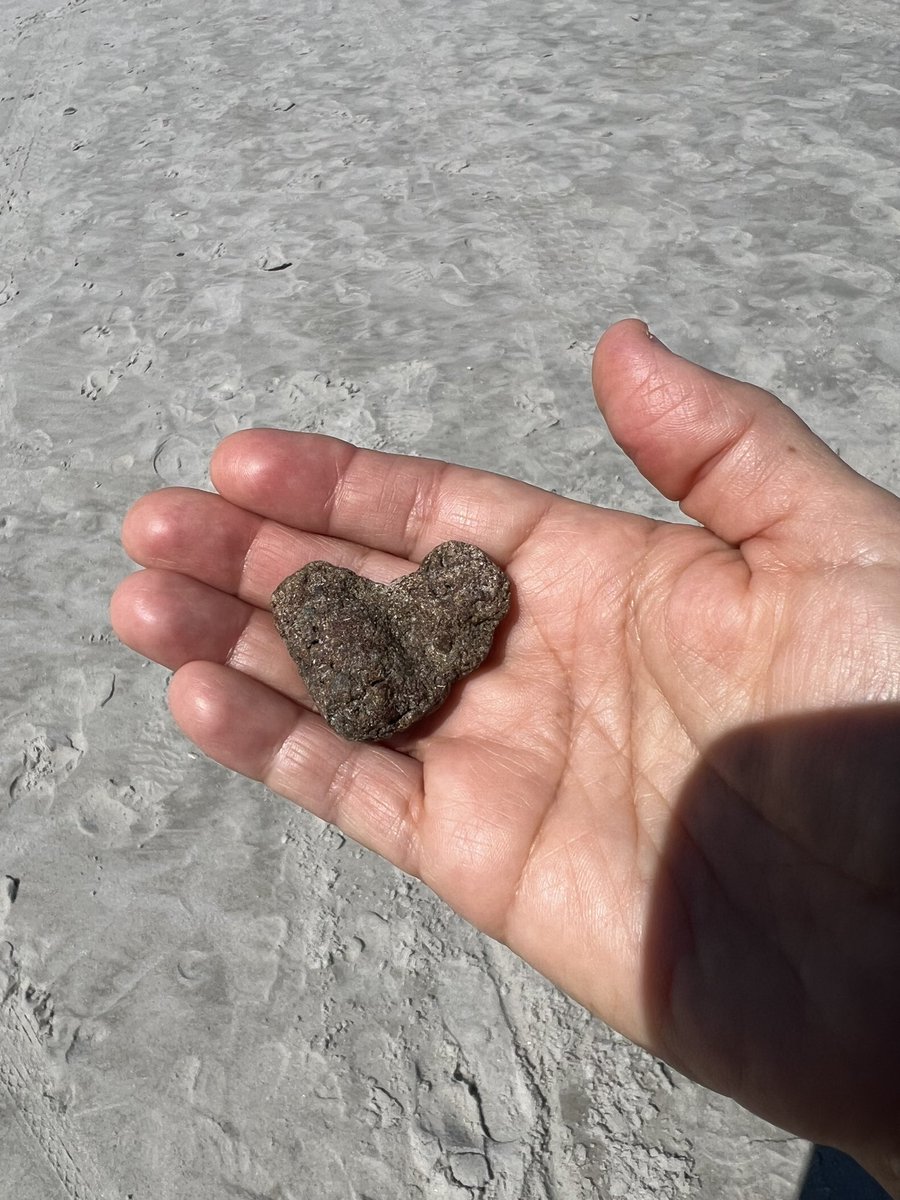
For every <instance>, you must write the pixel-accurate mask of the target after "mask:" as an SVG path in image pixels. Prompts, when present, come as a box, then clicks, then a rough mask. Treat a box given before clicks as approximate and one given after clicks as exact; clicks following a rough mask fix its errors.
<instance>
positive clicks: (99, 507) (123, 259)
mask: <svg viewBox="0 0 900 1200" xmlns="http://www.w3.org/2000/svg"><path fill="white" fill-rule="evenodd" d="M824 8H825V9H827V10H828V11H823V6H822V5H821V4H819V3H816V2H815V0H791V2H790V3H788V2H787V0H783V2H777V0H776V2H775V3H772V2H771V0H749V2H747V3H742V4H737V3H733V2H731V0H724V2H723V0H697V2H695V3H682V4H677V3H665V2H663V3H656V4H654V5H653V6H652V8H643V7H631V6H628V5H623V4H605V5H600V4H597V3H595V2H593V0H567V2H566V3H565V4H563V3H558V2H556V0H545V2H543V3H537V2H533V0H516V2H513V0H490V3H489V2H487V0H454V3H452V4H443V3H439V2H437V0H422V2H421V3H418V4H414V3H412V2H411V0H407V2H406V3H400V2H399V0H327V2H326V0H241V3H235V2H234V0H220V2H219V3H216V4H204V3H201V2H200V0H130V2H125V0H73V2H71V3H68V4H63V5H61V6H58V7H55V8H51V7H50V6H49V5H46V4H42V3H40V0H32V2H31V3H26V2H25V0H15V2H13V3H10V2H8V0H7V2H5V3H4V4H3V6H2V15H0V148H2V155H0V434H2V439H0V484H2V491H0V539H2V546H0V555H2V573H3V579H2V589H3V605H2V614H0V620H2V622H3V625H2V639H3V641H2V644H3V658H4V664H3V665H4V670H3V675H2V682H0V688H2V730H0V763H2V771H3V784H2V789H0V885H2V886H0V992H3V991H7V992H8V995H7V999H6V1002H5V1003H4V1004H3V1005H0V1197H2V1200H7V1198H12V1197H15V1198H16V1200H47V1198H49V1197H55V1196H68V1197H70V1200H99V1198H101V1197H110V1198H112V1197H116V1198H121V1200H125V1198H126V1197H131V1198H133V1200H139V1198H140V1200H145V1198H146V1200H151V1198H152V1200H170V1198H171V1200H174V1198H177V1197H183V1196H184V1197H187V1196H189V1197H191V1198H192V1200H220V1198H222V1197H227V1196H235V1197H237V1196H241V1197H248V1198H249V1197H258V1198H260V1200H261V1198H265V1200H305V1198H306V1197H323V1198H329V1200H330V1198H331V1197H347V1198H348V1200H349V1198H351V1197H352V1198H354V1200H364V1198H365V1200H382V1198H388V1197H390V1198H394V1197H403V1198H407V1197H408V1198H418V1197H421V1198H423V1200H424V1198H428V1200H451V1198H453V1200H456V1198H461V1197H483V1198H485V1200H501V1198H502V1200H550V1198H556V1197H565V1200H587V1198H589V1197H629V1198H630V1200H644V1198H647V1200H649V1198H650V1197H654V1198H656V1197H674V1198H680V1197H703V1198H707V1197H708V1198H709V1200H713V1198H715V1200H753V1198H756V1197H759V1198H763V1197H765V1198H767V1200H780V1198H782V1197H784V1198H788V1197H792V1196H796V1195H797V1193H798V1189H799V1188H800V1187H801V1180H802V1177H803V1173H804V1169H805V1167H804V1164H805V1162H806V1158H807V1152H808V1147H807V1146H806V1144H805V1143H803V1142H802V1141H800V1140H798V1139H796V1138H793V1137H790V1136H789V1135H787V1134H785V1133H783V1132H781V1131H779V1130H776V1129H773V1128H771V1127H770V1126H768V1125H766V1124H764V1123H763V1122H761V1121H759V1120H756V1119H754V1118H752V1117H750V1116H748V1115H747V1114H746V1113H744V1112H743V1111H741V1110H740V1109H739V1108H737V1107H736V1106H735V1105H733V1104H731V1103H730V1102H728V1101H726V1100H723V1099H721V1098H718V1097H716V1096H713V1095H711V1094H709V1093H707V1092H705V1091H703V1090H702V1089H700V1088H698V1087H696V1086H694V1085H692V1084H691V1083H689V1082H688V1081H686V1080H684V1079H682V1078H680V1077H679V1076H677V1075H676V1074H674V1073H673V1072H672V1071H670V1070H669V1069H668V1068H666V1067H664V1066H662V1065H661V1064H660V1063H658V1062H657V1061H655V1060H654V1059H652V1058H651V1057H650V1056H648V1055H647V1054H645V1053H644V1052H642V1051H639V1050H637V1049H635V1048H633V1047H631V1046H629V1045H628V1044H626V1043H625V1042H623V1041H622V1040H621V1039H620V1038H618V1037H616V1036H614V1035H613V1034H611V1033H610V1032H609V1031H608V1030H606V1029H605V1028H604V1027H603V1026H602V1025H600V1024H599V1023H598V1022H596V1021H593V1020H591V1019H589V1018H588V1017H587V1016H586V1015H585V1013H584V1012H583V1011H582V1010H581V1009H580V1008H579V1007H578V1006H577V1005H575V1004H573V1003H571V1002H570V1001H569V1000H567V999H566V998H565V997H564V996H562V995H560V994H559V993H558V992H557V991H556V990H555V989H554V988H553V987H551V986H550V985H549V984H547V983H546V982H544V981H543V980H542V979H540V978H539V977H537V976H536V975H535V974H534V973H533V972H532V971H531V970H530V969H529V968H527V967H525V966H524V965H523V964H522V963H521V962H520V961H519V960H518V959H516V958H515V957H514V956H513V955H512V954H510V953H508V952H507V951H505V950H504V949H503V948H501V947H499V946H498V945H496V944H495V943H493V942H491V941H490V940H488V939H487V938H484V937H482V936H480V935H478V934H476V933H475V932H473V931H472V930H471V929H470V928H468V927H467V926H466V925H464V924H463V923H462V922H461V921H460V920H459V919H458V918H456V917H455V916H454V915H453V914H452V913H451V912H450V911H448V910H447V908H446V907H445V906H444V905H443V904H441V903H440V902H439V901H438V900H436V899H435V898H434V897H433V896H432V895H431V894H430V893H429V892H428V891H427V890H426V889H425V888H423V887H421V886H419V885H418V884H416V883H414V882H411V881H410V880H408V879H406V878H404V877H403V876H401V875H400V874H398V873H397V872H396V871H395V870H393V869H392V868H390V867H388V866H386V865H385V864H384V863H382V862H380V861H378V860H376V859H375V858H374V857H373V856H372V855H370V854H369V853H367V852H365V851H363V850H361V849H360V848H358V847H356V846H354V845H353V844H352V843H351V842H349V841H346V840H345V839H344V838H343V837H341V836H340V835H339V834H337V833H336V832H334V831H333V830H331V829H329V828H327V827H325V826H324V825H322V824H321V823H320V822H318V821H317V820H315V819H314V818H312V817H309V816H307V815H305V814H304V813H302V812H300V811H298V810H296V809H294V808H293V807H292V806H290V805H289V804H288V803H287V802H286V801H283V800H280V799H278V798H276V797H273V796H272V795H270V794H268V793H267V792H266V791H265V790H264V789H263V788H262V787H260V786H257V785H253V784H249V783H247V782H246V781H244V780H243V779H240V778H237V777H235V776H233V775H231V774H229V773H228V772H227V771H224V770H222V769H220V768H218V767H217V766H215V765H213V764H211V763H209V762H207V761H205V760H203V759H202V758H201V757H200V756H199V755H197V754H196V753H194V752H193V751H192V750H191V747H190V746H189V745H188V744H187V742H186V741H185V740H184V739H183V738H182V737H181V735H180V734H179V733H178V732H177V730H176V729H175V728H174V727H173V725H172V723H171V721H170V719H169V717H168V715H167V711H166V708H165V702H164V696H165V689H166V681H167V675H166V672H165V671H164V670H162V669H161V668H158V667H156V666H155V665H151V664H148V663H145V662H144V661H142V660H141V659H140V658H138V657H137V656H135V655H133V654H132V653H130V652H129V651H127V650H125V649H124V648H123V647H122V646H120V645H119V644H118V643H117V641H116V639H115V638H114V637H113V635H112V634H111V632H110V628H109V624H108V619H107V613H106V606H107V600H108V596H109V593H110V592H111V590H112V588H113V587H114V585H115V582H116V580H117V579H118V578H119V576H120V575H121V574H122V573H123V572H124V571H126V570H127V569H128V565H127V562H126V559H125V557H124V555H123V553H122V551H121V550H120V549H119V547H118V544H117V537H118V529H119V524H120V521H121V517H122V514H123V513H124V511H125V509H126V508H127V506H128V505H129V504H130V503H131V502H132V501H133V500H134V499H135V498H136V497H137V496H138V495H140V494H141V493H142V492H144V491H146V490H148V489H152V488H157V487H162V486H164V485H168V484H183V485H189V486H199V487H204V486H208V484H207V481H206V466H207V461H208V457H209V453H210V451H211V450H212V448H213V446H214V445H215V443H216V442H217V440H218V439H219V438H220V437H221V436H222V435H224V434H227V433H229V432H231V431H232V430H235V429H240V428H245V427H247V426H250V425H254V424H275V425H281V426H284V427H287V428H293V429H304V430H322V431H326V432H328V433H331V434H335V435H338V436H341V437H347V438H350V439H352V440H354V441H356V442H358V443H360V444H362V445H367V446H371V447H384V448H388V449H391V450H396V451H403V452H408V453H414V454H428V455H433V456H438V457H443V458H447V459H451V460H454V461H457V462H461V463H468V464H471V465H475V466H480V467H486V468H489V469H492V470H496V471H500V472H503V473H505V474H509V475H514V476H519V477H522V478H525V479H527V480H529V481H530V482H533V483H535V484H538V485H540V486H543V487H545V488H551V489H554V490H556V491H557V492H560V493H562V494H567V495H570V496H574V497H576V498H578V499H582V500H587V501H592V502H597V503H602V504H607V505H612V506H617V507H624V508H629V509H634V510H636V511H638V512H642V513H645V514H648V515H653V516H667V515H671V507H670V505H669V504H668V503H667V502H666V501H664V500H662V499H661V498H660V497H658V496H656V495H655V494H654V493H653V492H652V490H651V489H650V488H649V487H648V486H647V485H646V484H645V483H644V482H643V481H642V480H641V479H640V477H639V476H638V475H637V473H636V471H635V470H634V469H633V468H632V466H631V465H630V464H629V463H628V462H627V461H626V460H625V458H624V457H623V456H622V455H621V453H620V452H619V451H618V450H617V449H616V447H615V446H614V445H613V443H612V441H611V439H610V437H609V436H608V434H607V432H606V430H605V428H604V427H603V425H602V422H601V421H600V420H599V419H598V417H597V414H596V412H595V409H594V407H593V403H592V400H591V396H590V389H589V381H588V365H589V360H590V353H591V349H592V346H593V343H594V341H595V340H596V337H597V335H598V334H599V333H600V332H601V331H602V329H603V328H604V327H605V326H606V325H607V324H609V323H610V322H611V321H612V320H614V319H616V318H618V317H622V316H627V315H634V314H637V315H640V316H642V317H644V318H646V319H647V320H648V321H649V322H650V324H651V327H652V328H654V330H655V331H656V332H657V333H658V335H659V336H660V337H661V338H663V340H665V341H666V342H668V343H669V344H670V345H672V346H673V347H674V348H677V349H678V350H680V351H681V352H683V353H685V354H687V355H690V356H693V357H696V358H697V359H699V360H700V361H703V362H704V363H706V364H707V365H708V366H711V367H713V368H715V369H718V370H721V371H724V372H726V373H728V374H734V375H738V376H741V377H743V378H747V379H751V380H753V381H754V382H757V383H760V384H762V385H764V386H766V387H769V388H771V389H773V390H775V391H777V392H778V393H779V394H780V395H781V396H782V397H783V398H784V399H785V400H787V401H788V402H789V403H791V404H793V405H794V406H795V407H796V408H797V409H798V410H799V411H800V412H801V414H802V415H803V416H804V418H805V419H807V420H808V421H809V422H810V423H811V424H812V425H813V426H814V427H815V428H816V429H817V430H818V431H819V432H820V433H821V434H822V435H823V436H824V437H825V438H826V439H827V440H828V441H829V442H830V443H831V444H832V445H833V446H835V447H836V448H837V449H838V450H839V451H840V453H841V454H842V455H843V456H844V458H845V459H846V460H847V461H849V462H850V463H851V464H852V465H854V466H855V467H857V468H858V469H860V470H861V471H862V472H864V473H865V474H867V475H870V476H872V477H873V478H875V479H876V480H877V481H878V482H880V483H882V484H884V485H886V486H888V487H892V488H893V489H895V490H896V489H898V487H900V459H898V452H897V446H898V438H897V427H898V401H897V377H898V371H900V335H898V329H900V302H898V286H897V237H898V228H900V226H898V221H900V215H898V210H897V207H896V205H897V191H896V112H897V108H896V105H897V93H896V83H897V79H896V63H897V58H896V53H897V44H898V36H900V12H898V9H897V6H896V4H895V3H894V0H870V2H869V3H868V4H867V5H865V6H862V7H861V6H859V5H856V4H853V3H850V2H849V0H848V2H845V0H836V2H835V3H833V4H830V5H827V6H824Z"/></svg>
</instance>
